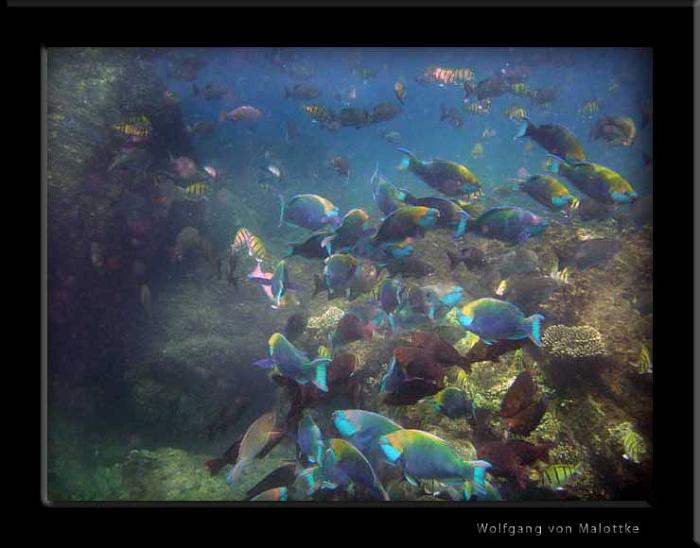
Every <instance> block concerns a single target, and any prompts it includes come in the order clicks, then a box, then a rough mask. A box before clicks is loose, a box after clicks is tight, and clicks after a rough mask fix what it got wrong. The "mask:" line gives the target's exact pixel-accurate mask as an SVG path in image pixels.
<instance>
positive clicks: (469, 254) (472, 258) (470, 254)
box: [446, 247, 486, 270]
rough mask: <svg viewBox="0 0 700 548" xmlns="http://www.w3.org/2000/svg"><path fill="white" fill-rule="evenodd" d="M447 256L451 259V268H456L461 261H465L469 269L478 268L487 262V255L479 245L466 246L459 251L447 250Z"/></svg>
mask: <svg viewBox="0 0 700 548" xmlns="http://www.w3.org/2000/svg"><path fill="white" fill-rule="evenodd" d="M446 253H447V258H448V259H449V260H450V270H454V269H455V267H457V266H458V265H459V264H460V263H464V266H466V267H467V269H470V270H471V269H472V268H476V267H479V266H483V265H484V264H486V256H485V255H484V252H483V251H481V250H480V249H479V248H478V247H465V248H462V249H461V250H460V252H459V253H452V252H451V251H447V252H446Z"/></svg>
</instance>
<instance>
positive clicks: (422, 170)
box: [399, 148, 481, 196]
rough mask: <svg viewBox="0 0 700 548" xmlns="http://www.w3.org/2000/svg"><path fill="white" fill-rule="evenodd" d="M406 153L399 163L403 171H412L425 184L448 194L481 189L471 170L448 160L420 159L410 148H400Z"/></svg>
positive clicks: (459, 194) (454, 194) (460, 193)
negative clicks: (427, 160) (425, 160)
mask: <svg viewBox="0 0 700 548" xmlns="http://www.w3.org/2000/svg"><path fill="white" fill-rule="evenodd" d="M399 151H401V152H403V153H404V154H406V156H405V157H404V158H403V159H402V160H401V163H400V164H399V169H400V170H402V171H410V172H412V173H414V174H415V175H417V176H418V177H419V178H420V179H421V180H422V181H423V182H424V183H425V184H427V185H428V186H429V187H431V188H434V189H435V190H437V191H439V192H442V193H443V194H446V195H447V196H461V195H464V194H472V193H474V192H478V191H480V190H481V183H480V182H479V179H478V178H477V176H476V175H474V174H473V173H472V172H471V170H470V169H469V168H468V167H467V166H464V165H462V164H458V163H457V162H450V161H448V160H431V161H429V162H424V161H421V160H418V159H417V158H416V157H415V156H414V155H413V153H412V152H411V151H410V150H407V149H405V148H399Z"/></svg>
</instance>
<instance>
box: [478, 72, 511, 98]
mask: <svg viewBox="0 0 700 548" xmlns="http://www.w3.org/2000/svg"><path fill="white" fill-rule="evenodd" d="M508 89H509V88H508V82H506V81H505V80H504V79H503V78H498V77H497V78H488V79H486V80H481V81H480V82H479V83H478V84H477V86H476V98H477V99H478V100H479V101H481V100H482V99H487V98H491V97H499V96H501V95H503V94H504V93H505V92H506V91H508Z"/></svg>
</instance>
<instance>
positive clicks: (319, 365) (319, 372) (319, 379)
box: [311, 358, 331, 392]
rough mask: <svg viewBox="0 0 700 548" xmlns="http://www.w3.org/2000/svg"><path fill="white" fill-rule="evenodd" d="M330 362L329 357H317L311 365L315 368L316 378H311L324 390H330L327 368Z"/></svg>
mask: <svg viewBox="0 0 700 548" xmlns="http://www.w3.org/2000/svg"><path fill="white" fill-rule="evenodd" d="M330 362H331V360H330V359H329V358H316V359H315V360H314V361H312V362H311V366H312V367H313V368H314V378H313V379H311V382H312V383H313V385H314V386H316V387H317V388H318V389H319V390H322V391H323V392H328V383H327V370H328V364H329V363H330Z"/></svg>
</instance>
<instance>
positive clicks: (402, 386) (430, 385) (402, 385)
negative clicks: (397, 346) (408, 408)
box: [379, 355, 441, 405]
mask: <svg viewBox="0 0 700 548" xmlns="http://www.w3.org/2000/svg"><path fill="white" fill-rule="evenodd" d="M420 365H421V364H420V363H419V364H418V367H420ZM431 365H435V362H432V364H431ZM440 388H441V386H440V384H439V383H438V382H437V381H436V380H434V379H430V378H421V377H409V376H408V375H407V373H406V372H405V371H404V369H403V367H402V366H401V364H400V363H399V361H398V359H397V357H396V355H394V356H392V358H391V361H390V362H389V364H388V370H387V372H386V374H385V375H384V377H383V378H382V383H381V385H380V390H379V394H380V396H381V398H382V401H383V403H385V404H386V405H413V404H414V403H417V402H418V401H419V400H421V399H423V398H425V397H427V396H432V395H433V394H436V393H437V392H438V391H439V390H440Z"/></svg>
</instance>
